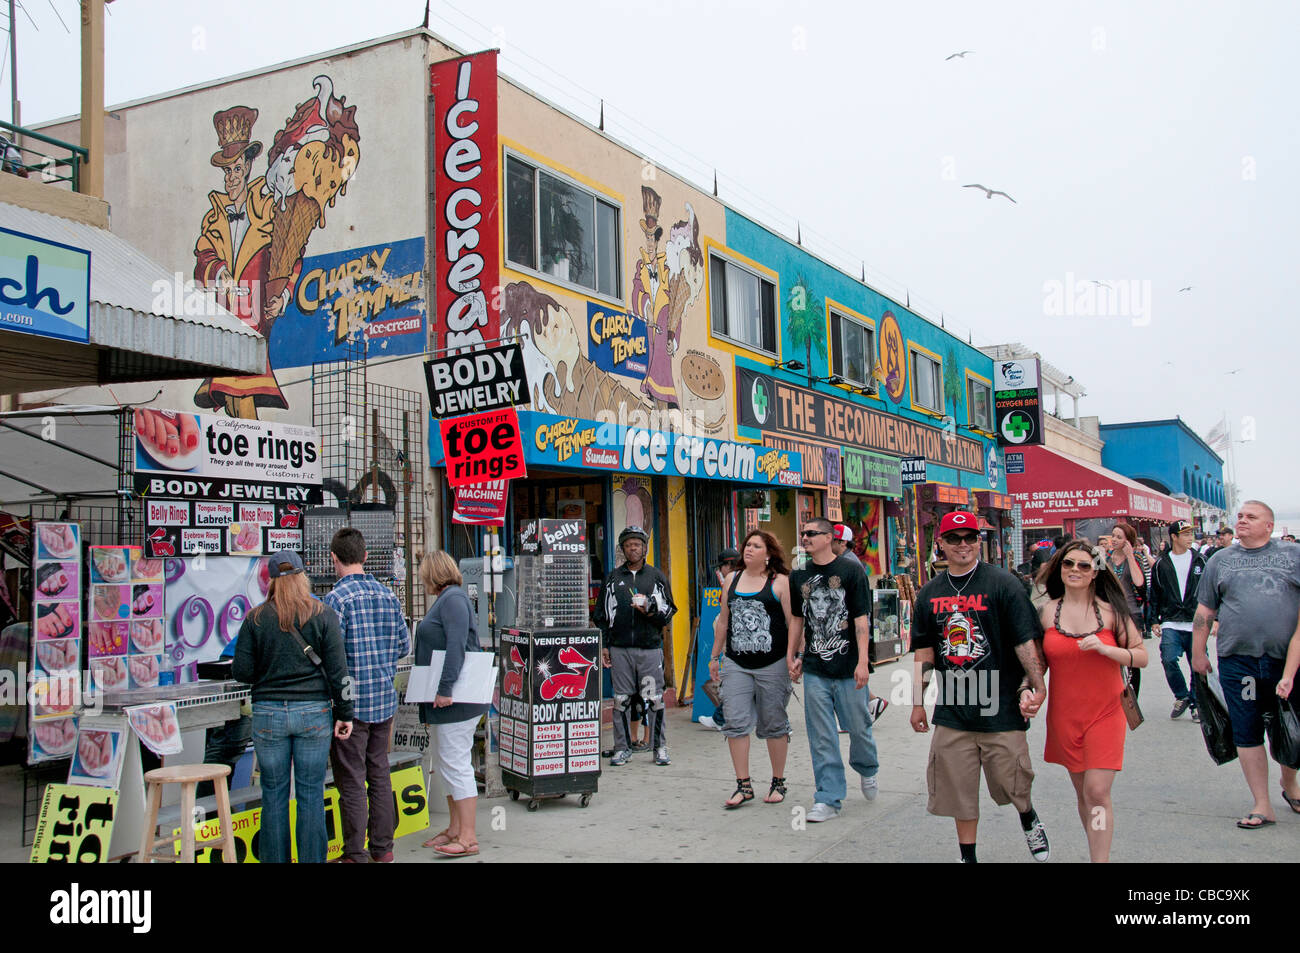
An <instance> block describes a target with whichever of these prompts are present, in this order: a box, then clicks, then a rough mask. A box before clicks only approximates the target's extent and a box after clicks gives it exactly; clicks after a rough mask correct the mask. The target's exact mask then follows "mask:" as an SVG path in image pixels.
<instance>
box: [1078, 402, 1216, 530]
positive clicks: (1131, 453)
mask: <svg viewBox="0 0 1300 953" xmlns="http://www.w3.org/2000/svg"><path fill="white" fill-rule="evenodd" d="M1101 436H1102V439H1103V440H1105V441H1106V446H1105V447H1104V448H1103V449H1102V452H1101V461H1102V463H1103V464H1105V466H1106V467H1107V469H1110V470H1114V471H1115V472H1116V473H1122V474H1124V475H1125V476H1126V477H1128V478H1129V479H1131V480H1136V481H1137V482H1139V483H1142V484H1144V485H1146V486H1149V487H1151V488H1152V489H1153V490H1158V491H1159V492H1161V493H1164V494H1166V495H1168V496H1173V497H1177V498H1178V499H1179V500H1182V501H1183V502H1185V503H1187V504H1188V505H1189V506H1190V507H1191V510H1192V520H1193V522H1194V523H1195V524H1196V530H1197V532H1198V533H1214V532H1215V531H1216V530H1217V529H1218V528H1219V526H1221V525H1224V524H1225V523H1227V522H1228V512H1227V510H1228V499H1227V493H1226V489H1225V487H1224V485H1223V460H1222V459H1221V458H1220V457H1219V455H1218V454H1216V453H1215V452H1214V451H1213V450H1211V449H1210V447H1209V445H1208V444H1207V443H1206V442H1205V441H1204V440H1202V439H1201V437H1200V436H1198V435H1197V433H1196V431H1194V430H1192V428H1191V427H1189V426H1187V424H1186V423H1184V422H1183V419H1182V418H1181V417H1175V418H1174V419H1173V420H1144V421H1135V422H1132V423H1118V424H1102V425H1101Z"/></svg>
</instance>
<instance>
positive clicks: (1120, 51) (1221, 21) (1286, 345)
mask: <svg viewBox="0 0 1300 953" xmlns="http://www.w3.org/2000/svg"><path fill="white" fill-rule="evenodd" d="M23 4H24V5H25V11H26V12H23V11H20V12H19V13H18V15H17V23H18V41H19V54H18V64H19V80H18V87H19V94H20V98H21V100H22V118H23V120H24V121H25V122H26V123H34V122H40V121H43V120H48V119H53V118H57V117H60V116H65V115H70V114H73V113H75V112H77V111H78V108H79V105H78V97H79V88H78V81H77V76H78V64H79V60H78V49H79V45H78V7H77V3H76V2H75V0H23ZM110 11H111V13H110V15H109V16H108V26H107V35H108V41H107V54H106V57H107V97H108V102H109V103H110V104H113V103H120V102H125V101H127V100H131V99H136V98H141V97H146V96H150V95H153V94H155V93H159V92H163V91H166V90H170V89H175V88H179V87H182V86H186V85H190V84H193V83H198V82H203V81H206V80H210V79H215V78H218V77H222V76H228V75H231V74H234V73H239V72H244V71H247V70H252V69H256V68H259V67H261V66H265V65H268V64H272V63H276V62H280V61H283V60H288V59H294V58H297V57H301V56H305V55H310V54H315V53H320V52H324V51H326V50H329V49H333V48H336V47H339V46H344V45H348V44H351V43H355V42H358V41H360V40H363V39H366V38H370V37H377V36H383V35H386V34H389V33H394V32H398V31H400V30H403V29H407V28H410V27H413V26H417V25H418V24H419V23H420V21H421V19H422V18H423V15H424V2H423V0H383V2H378V3H367V4H356V3H342V2H332V0H321V2H315V3H309V2H299V0H279V2H275V3H268V2H266V0H257V2H248V0H225V2H223V3H219V4H218V3H212V2H181V0H170V2H165V3H164V2H162V0H118V2H116V3H113V4H112V5H111V7H110ZM56 13H57V15H58V16H61V17H62V20H63V22H64V23H66V24H67V27H68V28H69V29H70V30H71V31H72V32H71V33H67V32H65V30H64V27H63V26H62V25H61V24H60V22H59V19H58V16H56ZM27 14H30V17H31V19H30V20H29V19H28V16H27ZM32 20H34V21H35V27H33V23H32ZM2 21H3V17H2V16H0V22H2ZM430 26H431V28H432V29H433V31H434V32H435V33H438V34H439V35H441V36H443V37H444V38H446V39H447V40H449V41H451V42H452V43H453V44H455V45H458V46H460V47H462V48H465V49H469V50H477V49H484V48H488V47H499V48H500V49H501V50H502V59H501V69H502V71H503V72H504V73H506V74H507V75H509V76H510V77H511V78H513V79H515V80H517V81H519V82H520V83H522V84H523V85H526V86H528V87H530V88H531V89H533V90H534V91H535V92H537V93H539V94H541V95H543V96H544V97H546V98H547V99H550V100H551V101H553V102H555V103H557V104H559V105H561V106H564V107H565V108H567V109H569V110H570V111H572V112H574V113H575V114H577V115H578V116H580V117H582V118H584V119H587V120H588V121H591V122H593V123H594V122H595V121H596V119H597V116H598V112H599V100H600V98H602V97H603V98H604V99H605V100H606V129H607V131H609V132H610V133H611V134H612V135H614V136H615V137H617V138H619V139H621V140H623V141H624V142H626V143H628V144H630V145H632V146H634V147H636V148H638V149H639V150H640V151H642V152H644V153H646V154H647V155H649V156H650V157H651V158H653V159H656V160H658V161H660V162H661V164H662V165H664V166H665V167H666V168H668V169H671V170H672V171H675V172H678V173H679V174H682V175H684V176H685V177H686V178H688V179H691V180H692V181H694V182H696V183H697V184H700V185H703V186H705V187H706V188H711V186H712V170H713V169H714V168H716V169H717V170H718V173H719V183H720V189H719V191H720V194H721V197H722V198H723V199H725V200H727V201H729V202H731V203H732V204H733V205H735V206H736V207H738V208H740V209H741V210H743V211H746V212H751V213H755V214H756V216H757V217H758V218H759V219H760V220H761V221H763V222H764V223H765V224H767V225H769V226H772V227H774V228H776V229H777V230H779V231H782V232H785V233H788V234H790V235H793V232H794V227H795V226H794V223H795V221H796V219H797V220H798V221H799V222H800V224H801V227H802V232H803V238H804V244H805V246H806V247H808V248H809V249H810V250H812V251H815V252H817V253H819V254H821V255H822V256H823V257H825V258H827V259H828V260H829V261H831V262H832V263H834V264H837V265H839V266H841V267H844V268H845V269H846V270H850V271H852V272H853V273H858V272H859V270H860V269H861V267H862V262H863V261H865V262H866V266H867V273H868V278H869V280H870V282H871V283H872V284H873V285H875V286H876V287H878V288H879V289H880V290H881V291H883V292H885V293H887V294H891V295H893V296H896V297H900V298H901V297H903V295H904V293H905V289H906V291H910V294H911V298H912V303H913V304H914V305H918V304H919V305H920V306H921V308H922V309H923V310H924V311H926V312H927V313H932V314H934V315H936V316H937V315H938V314H939V312H940V311H942V312H943V314H944V315H945V321H946V323H947V326H948V327H949V328H957V329H959V331H960V333H961V334H962V335H963V336H966V335H967V334H970V335H971V336H973V339H974V343H975V344H976V345H987V344H996V343H1003V342H1007V341H1019V342H1022V343H1024V344H1026V345H1028V346H1029V347H1031V348H1033V349H1035V350H1038V351H1039V352H1041V353H1042V355H1043V357H1044V358H1045V359H1046V360H1048V361H1050V362H1051V363H1053V364H1055V365H1056V366H1057V367H1059V368H1060V369H1061V370H1063V371H1065V372H1066V373H1067V374H1071V375H1073V376H1074V377H1075V378H1076V380H1077V381H1079V382H1081V383H1083V385H1084V386H1085V387H1086V388H1087V390H1088V396H1087V397H1085V398H1084V399H1083V400H1082V402H1081V412H1082V413H1084V414H1095V415H1099V416H1100V417H1101V419H1102V422H1103V423H1105V422H1120V421H1126V420H1152V419H1163V418H1169V417H1173V416H1175V415H1181V416H1182V418H1183V419H1184V420H1185V421H1187V423H1188V424H1189V425H1190V426H1191V427H1192V428H1193V429H1195V430H1196V431H1197V432H1199V433H1201V434H1202V435H1203V434H1205V433H1206V432H1208V431H1209V429H1210V428H1211V427H1213V426H1214V424H1215V423H1216V422H1217V421H1218V420H1219V419H1220V418H1221V417H1222V416H1223V415H1224V414H1226V415H1227V416H1228V418H1229V419H1230V421H1231V422H1232V426H1233V434H1234V437H1235V438H1236V439H1238V440H1240V439H1242V438H1243V437H1250V436H1251V435H1252V431H1253V436H1254V437H1255V439H1254V440H1253V441H1248V442H1245V443H1240V444H1237V445H1236V448H1235V449H1236V463H1237V470H1238V483H1239V484H1240V485H1241V488H1242V492H1243V493H1244V495H1245V497H1260V498H1262V499H1264V500H1265V501H1268V502H1271V503H1272V504H1273V505H1274V507H1275V508H1276V509H1277V510H1278V512H1279V516H1283V515H1285V516H1288V517H1290V521H1291V524H1292V525H1291V527H1290V528H1291V530H1292V531H1293V532H1294V531H1295V530H1296V529H1297V528H1298V527H1300V481H1298V480H1297V479H1296V476H1295V475H1296V473H1297V471H1300V442H1298V441H1297V439H1296V437H1297V432H1298V430H1300V428H1298V427H1297V426H1296V424H1295V409H1296V405H1297V400H1296V394H1297V387H1296V375H1297V371H1298V370H1300V368H1298V367H1297V364H1298V363H1300V362H1297V360H1296V357H1297V351H1298V349H1297V344H1296V341H1297V334H1296V331H1295V327H1294V326H1295V318H1294V309H1295V303H1296V301H1297V298H1298V297H1300V295H1298V294H1297V291H1298V290H1300V289H1297V284H1298V283H1300V277H1298V276H1300V267H1298V260H1300V240H1298V239H1297V237H1296V234H1297V221H1296V219H1297V212H1300V176H1297V169H1300V162H1298V161H1297V160H1300V121H1297V115H1296V107H1295V98H1294V97H1295V95H1296V90H1297V89H1300V68H1298V67H1297V65H1296V63H1297V56H1296V55H1295V52H1294V50H1293V46H1294V43H1295V41H1296V37H1297V36H1300V4H1295V3H1291V2H1276V3H1269V2H1249V0H1246V2H1242V3H1240V4H1237V5H1235V6H1233V5H1227V4H1222V3H1198V2H1183V0H1178V2H1173V0H1170V2H1138V3H1132V2H1097V3H1071V4H1068V5H1067V4H1059V3H1041V2H1025V3H1011V2H987V3H978V4H975V3H970V2H952V3H915V4H897V3H889V4H886V3H880V2H874V0H871V2H865V3H864V2H825V0H823V2H817V3H784V2H775V0H773V2H754V0H731V2H673V0H660V2H656V3H624V2H618V3H615V2H603V3H601V2H578V0H566V2H564V3H538V2H536V0H530V2H523V0H474V2H473V3H472V4H471V3H470V2H469V0H458V2H457V3H456V5H455V6H454V7H453V6H451V5H448V4H446V3H437V2H435V3H434V4H433V11H432V17H431V21H430ZM962 50H971V51H973V52H971V53H969V54H967V55H966V56H965V57H963V58H956V59H952V60H946V59H945V57H947V56H949V55H950V54H952V53H954V52H958V51H962ZM6 55H7V54H6ZM0 74H3V85H2V86H0V89H2V90H3V95H4V96H5V99H6V100H7V99H8V83H9V66H8V61H7V59H6V60H5V61H4V66H3V69H0ZM0 114H6V115H7V110H3V109H0ZM967 183H981V184H983V185H986V186H989V187H991V188H993V189H1000V190H1004V191H1006V192H1008V193H1009V194H1010V195H1011V196H1012V197H1014V199H1015V202H1016V204H1012V203H1011V202H1009V201H1007V200H1006V199H1004V198H1002V197H999V196H994V197H993V198H992V199H986V198H985V197H984V194H983V193H981V192H979V191H977V190H975V189H964V188H962V186H963V185H965V184H967ZM1071 276H1073V289H1074V295H1073V296H1070V294H1069V292H1070V290H1071V285H1070V284H1069V282H1070V281H1071ZM1085 281H1096V282H1105V283H1106V285H1107V286H1109V288H1107V287H1105V286H1103V285H1100V284H1089V285H1085V284H1084V282H1085ZM1053 282H1056V283H1059V286H1054V285H1053V284H1052V283H1053ZM1189 285H1190V286H1191V289H1192V290H1190V291H1182V292H1180V291H1179V289H1180V288H1184V287H1186V286H1189ZM1084 289H1092V292H1094V293H1095V292H1105V293H1106V294H1111V293H1112V292H1113V293H1114V294H1115V295H1116V300H1114V301H1112V302H1105V301H1096V300H1094V301H1092V302H1091V303H1089V302H1088V301H1087V300H1084V301H1079V300H1078V298H1077V296H1078V295H1079V294H1080V293H1083V294H1088V293H1089V292H1088V291H1087V290H1084ZM1071 297H1073V300H1072V301H1070V303H1067V301H1069V299H1070V298H1071ZM1071 305H1073V306H1071ZM1081 311H1083V312H1086V313H1080V312H1081ZM1233 372H1235V373H1233ZM1065 403H1066V406H1067V408H1068V405H1069V402H1068V401H1066V402H1065ZM1282 522H1284V520H1283V519H1279V531H1280V529H1281V525H1280V524H1281V523H1282Z"/></svg>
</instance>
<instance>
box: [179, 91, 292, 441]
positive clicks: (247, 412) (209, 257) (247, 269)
mask: <svg viewBox="0 0 1300 953" xmlns="http://www.w3.org/2000/svg"><path fill="white" fill-rule="evenodd" d="M255 122H257V110H256V109H253V108H251V107H249V106H234V107H232V108H230V109H225V110H222V111H221V112H218V113H216V114H215V115H213V117H212V124H213V126H215V127H216V130H217V146H218V149H217V151H216V152H214V153H213V154H212V160H211V161H212V164H213V165H214V166H216V167H217V168H218V169H220V170H221V171H222V174H223V175H224V177H225V187H226V190H225V191H224V192H218V191H215V190H214V191H212V192H209V193H208V200H209V201H210V202H211V203H212V207H211V208H210V209H208V211H207V214H205V215H204V216H203V223H202V225H201V226H200V230H199V240H198V243H197V244H196V245H195V246H194V257H195V263H194V280H195V281H197V282H200V283H202V284H203V285H206V286H208V287H215V288H216V289H217V303H218V304H220V305H221V306H222V307H224V308H225V309H226V310H228V311H230V312H231V313H232V314H234V315H236V316H237V317H238V318H239V319H240V320H241V321H243V322H244V323H245V324H247V325H248V326H249V327H250V328H253V329H254V330H255V331H257V332H258V333H259V334H261V335H262V336H263V337H269V334H270V330H271V325H272V324H273V323H274V322H275V319H276V318H277V317H279V316H280V313H281V312H282V311H283V310H284V308H285V305H286V304H288V299H289V293H290V292H289V288H285V290H284V291H283V292H282V293H281V294H280V295H278V296H276V297H275V298H274V299H272V300H271V301H264V300H263V288H264V285H265V282H266V278H267V268H268V265H269V263H270V248H271V225H272V220H273V218H274V216H275V206H274V203H273V202H272V200H271V197H270V195H268V194H264V193H265V188H264V186H265V182H266V179H265V178H264V177H263V176H258V177H257V178H256V179H252V181H250V180H249V179H250V176H251V174H252V169H253V160H254V159H256V158H257V156H258V155H259V154H260V153H261V151H262V143H260V142H257V141H254V140H253V138H252V132H253V124H254V123H255ZM194 403H195V405H196V406H198V407H210V408H212V409H214V410H225V412H226V413H227V414H229V415H230V416H231V417H244V418H251V419H256V417H257V408H258V407H278V408H281V409H287V408H288V406H289V404H288V402H287V401H286V400H285V399H284V395H283V394H281V393H280V388H279V386H278V385H277V384H276V382H275V375H274V372H273V371H272V369H271V364H270V361H269V359H268V361H267V366H266V372H265V373H264V374H256V375H252V376H250V377H215V378H213V377H210V378H208V379H207V380H205V381H204V382H203V383H202V384H200V385H199V389H198V390H197V391H196V392H195V394H194Z"/></svg>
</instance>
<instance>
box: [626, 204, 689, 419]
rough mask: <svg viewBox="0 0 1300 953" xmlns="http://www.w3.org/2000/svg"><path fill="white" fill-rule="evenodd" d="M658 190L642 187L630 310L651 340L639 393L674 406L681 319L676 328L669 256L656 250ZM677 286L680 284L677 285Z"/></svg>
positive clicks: (658, 235) (661, 235)
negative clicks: (640, 238) (638, 253)
mask: <svg viewBox="0 0 1300 953" xmlns="http://www.w3.org/2000/svg"><path fill="white" fill-rule="evenodd" d="M662 201H663V200H662V199H661V198H660V197H659V193H658V192H656V191H655V190H654V189H652V188H650V187H649V186H648V185H643V186H641V207H642V209H643V211H644V214H645V217H644V218H643V219H641V231H642V232H644V233H645V238H646V244H645V245H644V246H642V248H641V256H640V257H639V258H638V259H637V262H636V267H635V270H634V272H633V275H632V310H633V312H635V314H636V315H637V317H639V318H640V319H641V320H642V321H644V322H645V325H646V331H647V332H648V333H649V336H650V340H649V342H648V349H649V351H650V360H649V361H648V362H647V365H646V374H645V380H644V381H642V382H641V392H642V393H644V394H645V395H646V396H647V397H649V398H650V399H651V400H653V401H655V402H656V403H658V404H662V405H664V406H666V407H669V408H672V407H676V406H677V387H676V385H674V383H673V354H675V353H676V351H677V345H678V342H679V339H680V337H681V318H680V316H679V317H678V324H677V327H676V329H675V330H674V328H673V323H672V301H671V299H670V297H669V283H670V281H671V278H672V276H671V274H670V273H669V271H668V255H667V253H665V252H660V251H659V239H661V238H662V237H663V234H664V230H663V227H662V226H661V225H660V224H659V206H660V204H661V203H662ZM679 287H680V285H679Z"/></svg>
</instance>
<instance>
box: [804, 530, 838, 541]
mask: <svg viewBox="0 0 1300 953" xmlns="http://www.w3.org/2000/svg"><path fill="white" fill-rule="evenodd" d="M799 535H800V536H802V537H803V538H804V539H807V538H808V537H809V536H829V535H830V531H829V530H824V529H806V530H804V531H803V532H802V533H800V534H799Z"/></svg>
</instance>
